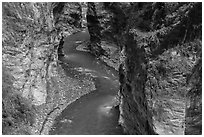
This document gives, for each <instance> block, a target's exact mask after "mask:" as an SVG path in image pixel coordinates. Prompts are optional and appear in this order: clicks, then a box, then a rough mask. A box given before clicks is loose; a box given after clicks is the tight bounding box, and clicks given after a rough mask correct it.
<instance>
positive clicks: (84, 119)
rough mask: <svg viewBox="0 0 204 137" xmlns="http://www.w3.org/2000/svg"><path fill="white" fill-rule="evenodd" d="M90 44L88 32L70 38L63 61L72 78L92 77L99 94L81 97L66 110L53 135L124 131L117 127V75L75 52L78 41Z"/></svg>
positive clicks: (56, 121) (58, 120) (91, 56)
mask: <svg viewBox="0 0 204 137" xmlns="http://www.w3.org/2000/svg"><path fill="white" fill-rule="evenodd" d="M87 40H89V33H88V31H82V32H78V33H75V34H73V35H71V36H69V37H67V38H66V40H65V43H64V48H63V50H64V53H65V55H66V56H65V57H64V58H63V59H62V61H63V62H64V63H66V64H68V67H69V69H66V71H69V72H67V74H68V75H69V76H73V75H79V73H82V72H83V73H85V74H86V73H88V74H90V75H92V76H93V77H94V82H95V85H96V90H95V91H92V92H91V93H89V94H87V95H84V96H82V97H81V98H79V99H78V100H77V101H75V102H73V103H72V104H70V105H69V106H68V107H67V108H66V109H65V110H63V111H62V113H61V114H60V115H59V116H58V117H57V118H56V119H55V124H54V125H53V127H52V130H51V131H50V134H56V135H62V134H63V135H75V134H78V135H87V134H90V135H91V134H95V135H97V134H98V135H99V134H101V135H103V134H109V135H116V134H117V135H121V134H123V133H122V128H121V127H120V126H119V125H118V119H119V109H118V107H114V104H115V103H116V94H117V92H118V90H119V83H118V74H117V72H116V71H115V70H114V69H113V68H111V67H109V66H107V65H106V64H105V63H104V62H102V61H99V60H98V59H96V58H95V56H93V55H92V54H90V53H88V52H84V51H77V50H76V47H77V46H78V43H79V41H87ZM72 73H74V74H72Z"/></svg>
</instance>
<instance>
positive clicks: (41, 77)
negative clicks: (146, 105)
mask: <svg viewBox="0 0 204 137" xmlns="http://www.w3.org/2000/svg"><path fill="white" fill-rule="evenodd" d="M2 5H3V6H2V7H3V8H2V9H3V14H2V17H3V21H2V23H3V24H2V26H3V30H2V42H3V44H2V46H3V47H2V64H3V67H4V68H5V69H4V70H6V71H8V73H9V74H10V75H11V76H12V77H13V79H12V82H10V84H11V85H10V86H11V87H13V89H12V90H13V91H12V93H15V94H18V96H19V97H23V98H25V99H26V100H28V101H29V103H27V104H25V106H27V105H31V106H32V108H33V109H32V111H33V112H34V114H35V116H34V118H33V119H34V122H33V123H32V124H27V123H26V122H23V121H24V119H22V121H17V122H16V123H15V122H14V124H10V126H9V125H8V128H10V131H12V132H6V133H5V134H25V133H28V134H48V131H49V128H50V126H51V124H52V122H53V119H54V118H55V117H56V115H57V114H59V113H60V112H61V111H62V110H63V109H64V108H65V107H66V106H67V105H68V104H69V103H71V102H73V101H74V100H76V99H77V98H79V97H80V96H81V95H83V94H86V93H88V92H90V91H91V90H93V89H94V85H93V83H91V82H90V81H91V80H90V81H89V80H88V79H86V80H82V81H81V82H80V81H79V80H77V79H72V78H70V77H67V76H66V73H65V72H64V69H62V67H61V65H60V64H59V62H58V51H59V50H60V49H59V48H58V47H59V45H62V41H63V37H66V36H67V35H69V34H71V33H74V32H77V31H79V30H80V28H81V5H80V3H20V2H17V3H11V2H9V3H3V4H2ZM60 41H61V43H60ZM60 48H61V47H60ZM67 67H68V66H67ZM3 79H5V77H3ZM78 87H79V88H78ZM3 92H5V94H4V95H5V96H6V95H9V94H7V93H6V92H9V93H11V91H8V90H4V91H3ZM7 99H9V98H6V97H5V99H4V101H3V102H4V104H5V105H6V104H7V103H8V101H7ZM8 104H9V103H8ZM5 107H6V106H5ZM14 109H18V108H14ZM5 110H6V109H5ZM26 113H27V112H26ZM7 114H8V115H10V112H7V113H6V115H7ZM15 115H16V114H15V113H14V114H13V113H12V115H11V116H5V119H8V118H9V117H10V118H14V119H15ZM22 122H23V123H22ZM19 123H22V125H21V126H19V125H20V124H19ZM5 124H6V123H5ZM5 127H6V126H5ZM21 127H22V128H21ZM23 127H26V128H23Z"/></svg>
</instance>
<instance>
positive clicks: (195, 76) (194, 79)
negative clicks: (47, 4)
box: [185, 59, 202, 135]
mask: <svg viewBox="0 0 204 137" xmlns="http://www.w3.org/2000/svg"><path fill="white" fill-rule="evenodd" d="M188 83H189V84H191V85H192V88H191V89H190V91H189V92H188V93H187V95H186V97H187V99H186V115H185V134H186V135H201V134H202V59H200V60H199V61H198V62H197V64H196V65H195V67H194V69H193V73H192V75H191V76H190V77H189V79H188Z"/></svg>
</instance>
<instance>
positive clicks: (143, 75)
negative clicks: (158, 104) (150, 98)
mask: <svg viewBox="0 0 204 137" xmlns="http://www.w3.org/2000/svg"><path fill="white" fill-rule="evenodd" d="M125 38H126V39H125V46H124V56H125V59H124V61H123V63H122V64H121V66H120V70H119V73H120V83H121V86H120V93H119V94H120V98H121V99H120V101H121V103H120V113H121V115H120V117H121V118H120V124H121V125H122V126H123V128H124V131H125V133H126V134H131V135H133V134H136V135H144V134H146V135H148V134H154V130H153V125H152V117H151V113H149V109H148V105H147V99H146V95H145V83H146V80H147V70H146V66H145V62H146V59H145V51H144V49H141V48H139V47H138V45H137V43H136V41H135V40H134V37H133V35H131V34H129V35H127V36H126V37H125ZM133 74H134V75H133Z"/></svg>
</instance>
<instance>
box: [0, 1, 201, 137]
mask: <svg viewBox="0 0 204 137" xmlns="http://www.w3.org/2000/svg"><path fill="white" fill-rule="evenodd" d="M2 5H3V16H2V17H3V21H2V22H3V31H2V32H3V35H2V42H3V44H2V45H3V50H2V53H3V55H2V62H3V124H4V125H5V126H4V127H8V129H7V128H5V130H4V134H47V133H48V130H49V128H47V127H49V126H50V125H51V124H52V122H53V121H52V120H53V119H54V118H55V117H56V115H57V114H59V113H60V112H61V111H62V110H63V109H64V108H65V107H66V106H67V104H69V103H70V102H72V101H74V100H75V99H76V98H78V97H79V95H77V94H78V93H80V95H82V94H85V93H88V92H89V91H91V90H92V89H93V88H94V86H93V84H92V83H90V81H87V80H83V81H82V82H79V80H76V79H71V78H68V77H66V74H65V72H64V70H63V69H62V67H61V65H59V63H58V60H59V56H58V55H59V54H60V55H63V52H62V45H63V39H64V37H66V36H67V35H69V34H71V33H74V32H77V31H79V30H80V29H81V26H87V27H88V30H89V33H90V43H89V47H88V49H89V50H90V52H92V53H93V54H94V55H96V56H97V57H100V58H101V59H102V60H104V61H106V62H107V63H109V64H110V65H113V66H114V67H115V68H116V69H118V68H119V75H120V78H119V80H120V91H119V98H120V105H119V108H120V121H119V122H120V124H121V125H122V127H123V129H124V131H125V133H126V134H155V131H154V130H155V129H154V130H153V127H156V128H157V129H156V132H157V131H158V132H159V133H161V134H176V133H183V129H184V127H183V126H185V134H200V133H201V123H202V122H201V121H202V119H201V116H202V114H201V112H202V111H201V110H202V109H201V106H202V105H201V104H202V100H201V98H200V96H201V91H202V90H201V89H202V88H201V81H202V77H201V73H202V71H201V68H202V61H201V59H200V57H201V53H200V51H201V45H202V44H201V43H202V42H201V41H202V40H201V36H202V33H201V32H202V31H201V30H202V29H201V28H202V13H201V11H202V10H201V9H202V4H201V3H83V4H80V3H3V4H2ZM86 10H87V16H86V14H83V13H82V11H83V12H84V11H85V12H86ZM85 16H86V17H87V20H86V19H84V18H85ZM86 23H87V24H86ZM110 45H111V46H110ZM108 50H110V52H109V51H108ZM197 62H198V63H197ZM196 63H197V65H195V64H196ZM119 64H120V67H118V66H119ZM181 64H182V65H181ZM65 65H66V64H63V65H62V66H65ZM193 67H194V69H192V68H193ZM64 68H66V67H64ZM190 73H192V75H191V78H189V83H186V82H185V80H186V79H187V75H189V74H190ZM195 79H196V80H195ZM82 85H85V87H86V86H87V87H89V88H88V89H87V88H84V87H83V86H82ZM78 86H79V87H82V88H81V89H77V87H78ZM172 86H173V87H172ZM73 87H74V88H73ZM189 87H190V88H189ZM189 89H190V90H189ZM82 91H83V92H82ZM187 92H188V94H187ZM185 99H187V104H186V108H185V107H183V106H185V101H183V100H185ZM172 100H173V101H172ZM179 102H180V103H179ZM176 103H177V104H178V107H175V106H176V105H175V104H176ZM13 104H15V105H13ZM28 104H29V105H28ZM171 104H174V107H171ZM180 104H181V105H180ZM180 109H182V110H184V112H183V111H182V112H181V113H182V114H181V115H180V114H179V115H178V116H172V115H171V114H172V113H174V112H179V111H180ZM13 110H14V111H13ZM185 111H186V112H185ZM179 113H180V112H179ZM152 114H153V115H152ZM184 114H185V115H184ZM33 117H34V118H33ZM22 119H25V120H22ZM173 119H177V121H176V122H175V121H174V120H173ZM184 121H185V123H186V124H185V125H184V124H183V123H184ZM19 123H20V124H19ZM155 123H156V124H155ZM170 124H173V125H174V127H176V128H169V125H170ZM19 125H21V126H19ZM19 127H21V128H19ZM164 127H165V128H166V127H167V128H168V130H166V129H164ZM172 127H173V126H172ZM180 129H181V130H182V131H181V132H180V131H178V130H180ZM10 131H13V132H12V133H8V132H10ZM165 131H167V132H168V133H167V132H165ZM169 131H171V132H174V133H170V132H169ZM177 131H178V132H177ZM194 131H195V132H194Z"/></svg>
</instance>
